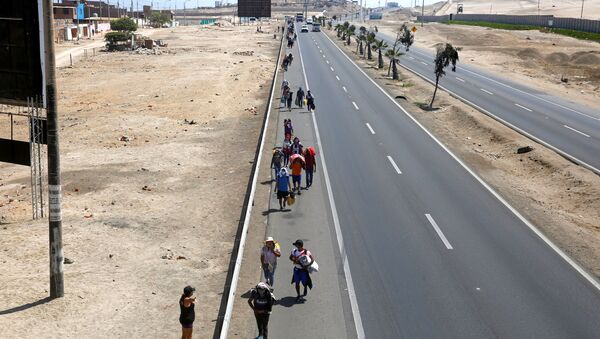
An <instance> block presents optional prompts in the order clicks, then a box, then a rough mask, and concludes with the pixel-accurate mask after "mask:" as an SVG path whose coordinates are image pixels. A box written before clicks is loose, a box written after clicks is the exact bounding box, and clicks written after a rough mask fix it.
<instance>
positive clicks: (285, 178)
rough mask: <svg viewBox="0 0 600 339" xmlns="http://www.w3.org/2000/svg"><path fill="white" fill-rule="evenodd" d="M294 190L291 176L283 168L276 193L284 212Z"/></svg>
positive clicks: (280, 207) (278, 178) (278, 177)
mask: <svg viewBox="0 0 600 339" xmlns="http://www.w3.org/2000/svg"><path fill="white" fill-rule="evenodd" d="M291 190H292V185H291V184H290V175H289V174H288V171H287V169H286V168H285V167H282V168H281V170H280V171H279V175H278V176H277V187H276V189H275V193H277V200H279V210H281V211H283V209H284V208H285V205H286V204H287V197H288V195H289V194H290V191H291Z"/></svg>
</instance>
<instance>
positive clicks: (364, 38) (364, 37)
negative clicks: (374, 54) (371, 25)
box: [358, 34, 367, 56]
mask: <svg viewBox="0 0 600 339" xmlns="http://www.w3.org/2000/svg"><path fill="white" fill-rule="evenodd" d="M358 40H359V42H360V46H359V47H360V55H363V56H364V55H365V48H364V44H366V43H367V35H366V34H361V35H360V36H359V37H358ZM363 43H364V44H363Z"/></svg>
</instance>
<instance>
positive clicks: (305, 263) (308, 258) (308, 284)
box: [290, 239, 315, 302]
mask: <svg viewBox="0 0 600 339" xmlns="http://www.w3.org/2000/svg"><path fill="white" fill-rule="evenodd" d="M292 245H294V246H295V247H296V248H294V249H293V250H292V253H291V254H290V260H291V261H292V262H293V263H294V274H293V275H292V284H295V285H296V294H297V296H296V302H298V301H300V300H301V299H302V297H306V295H307V294H308V291H307V288H310V289H312V287H313V284H312V280H311V278H310V274H309V272H308V268H309V267H310V265H312V264H313V262H314V261H315V259H314V258H313V255H312V253H310V251H309V250H307V249H305V248H304V241H302V239H298V240H296V241H294V243H293V244H292ZM300 283H302V285H303V286H304V294H303V295H302V296H300Z"/></svg>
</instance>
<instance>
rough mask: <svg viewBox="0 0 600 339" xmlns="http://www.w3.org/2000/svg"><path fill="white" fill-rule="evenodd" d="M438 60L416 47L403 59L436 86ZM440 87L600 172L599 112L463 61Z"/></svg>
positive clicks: (402, 57) (403, 63) (414, 70)
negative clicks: (435, 68)
mask: <svg viewBox="0 0 600 339" xmlns="http://www.w3.org/2000/svg"><path fill="white" fill-rule="evenodd" d="M417 33H418V32H417ZM377 36H378V38H380V39H383V40H385V41H387V42H388V44H389V45H390V46H391V45H392V44H393V42H394V39H393V38H392V37H390V36H388V35H385V34H383V33H377ZM402 49H403V48H402ZM459 54H460V53H459ZM434 57H435V55H434V53H432V52H431V51H428V50H426V49H423V48H418V47H414V46H413V47H411V48H410V51H409V52H407V53H406V55H403V56H401V57H400V64H401V65H402V66H403V67H405V68H406V69H408V70H409V71H411V72H413V73H415V74H417V75H419V76H421V77H423V78H425V79H427V80H429V81H430V82H435V75H434V73H433V59H434ZM440 86H441V87H442V88H444V89H445V90H446V91H448V92H450V93H452V94H453V95H454V96H456V97H458V98H459V99H461V100H463V101H464V102H466V103H468V104H469V105H471V106H473V107H475V108H476V109H478V110H480V111H482V112H484V113H486V114H488V115H490V116H492V117H493V118H495V119H497V120H499V121H501V122H503V123H504V124H506V125H508V126H510V127H512V128H513V129H515V130H517V131H519V132H521V133H522V134H524V135H526V136H528V137H530V138H531V139H533V140H536V141H538V142H540V143H542V144H544V145H546V146H548V147H550V148H552V149H554V150H555V151H557V152H558V153H560V154H562V155H563V156H565V157H567V158H570V159H571V160H573V161H575V162H577V163H579V164H580V165H583V166H585V167H587V168H588V169H591V170H593V171H595V172H596V173H598V174H600V157H599V156H598V154H600V112H598V110H596V109H594V108H591V107H586V106H583V105H580V104H577V103H574V102H571V101H569V100H566V99H564V98H560V97H558V96H555V95H552V94H548V93H544V92H542V91H539V90H536V89H533V88H530V87H527V86H525V85H522V84H519V83H516V82H514V81H512V80H510V79H507V78H505V77H502V76H498V75H496V74H492V73H490V72H487V71H485V70H482V69H480V68H478V67H474V66H472V65H469V64H468V63H466V62H465V61H464V60H460V61H459V63H458V66H457V69H456V72H451V71H450V69H448V70H447V71H446V76H444V77H443V78H442V79H441V80H440Z"/></svg>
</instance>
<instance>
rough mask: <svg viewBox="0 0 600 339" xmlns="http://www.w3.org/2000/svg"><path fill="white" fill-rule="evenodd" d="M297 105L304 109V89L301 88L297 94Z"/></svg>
mask: <svg viewBox="0 0 600 339" xmlns="http://www.w3.org/2000/svg"><path fill="white" fill-rule="evenodd" d="M296 105H297V106H298V107H300V108H302V107H304V91H303V90H302V87H299V88H298V91H297V92H296Z"/></svg>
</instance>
